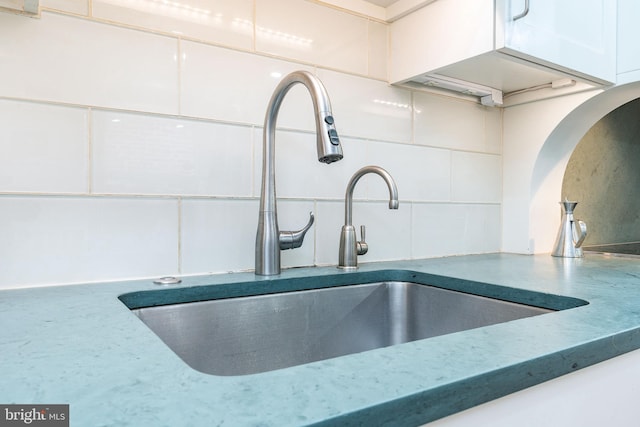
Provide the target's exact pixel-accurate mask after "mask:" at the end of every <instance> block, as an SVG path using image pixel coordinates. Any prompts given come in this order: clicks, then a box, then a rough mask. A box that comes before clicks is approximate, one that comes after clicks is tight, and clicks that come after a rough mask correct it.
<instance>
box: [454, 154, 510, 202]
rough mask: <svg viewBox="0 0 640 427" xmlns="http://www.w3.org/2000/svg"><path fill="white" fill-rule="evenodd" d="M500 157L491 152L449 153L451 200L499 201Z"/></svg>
mask: <svg viewBox="0 0 640 427" xmlns="http://www.w3.org/2000/svg"><path fill="white" fill-rule="evenodd" d="M501 199H502V157H500V156H498V155H493V154H480V153H467V152H462V151H453V152H452V154H451V200H455V201H461V202H500V200H501Z"/></svg>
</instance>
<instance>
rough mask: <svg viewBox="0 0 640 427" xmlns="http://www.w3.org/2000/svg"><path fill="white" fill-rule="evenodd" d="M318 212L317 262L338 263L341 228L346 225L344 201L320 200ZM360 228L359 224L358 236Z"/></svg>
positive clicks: (317, 206) (317, 207)
mask: <svg viewBox="0 0 640 427" xmlns="http://www.w3.org/2000/svg"><path fill="white" fill-rule="evenodd" d="M316 212H317V216H316V224H315V231H316V259H315V261H316V264H318V265H338V252H339V249H340V230H341V229H342V226H343V225H344V202H336V201H318V202H316ZM356 220H357V221H360V220H361V219H360V218H356ZM359 230H360V228H359V226H358V237H360V234H359V233H360V231H359Z"/></svg>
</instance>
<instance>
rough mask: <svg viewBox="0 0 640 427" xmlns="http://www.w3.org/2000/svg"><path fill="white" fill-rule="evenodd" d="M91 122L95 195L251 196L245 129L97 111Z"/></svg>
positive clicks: (248, 134) (249, 148) (249, 145)
mask: <svg viewBox="0 0 640 427" xmlns="http://www.w3.org/2000/svg"><path fill="white" fill-rule="evenodd" d="M92 118H93V126H92V133H93V138H92V141H93V191H94V192H96V193H106V194H179V195H203V196H204V195H208V196H244V197H249V196H251V193H252V166H253V165H252V155H253V142H252V139H251V138H252V132H251V128H250V127H247V126H233V125H225V124H217V123H210V122H204V121H197V120H184V119H175V118H167V117H161V116H148V115H143V114H131V113H124V112H114V111H101V110H94V111H93V115H92Z"/></svg>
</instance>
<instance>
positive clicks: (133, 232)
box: [0, 196, 178, 288]
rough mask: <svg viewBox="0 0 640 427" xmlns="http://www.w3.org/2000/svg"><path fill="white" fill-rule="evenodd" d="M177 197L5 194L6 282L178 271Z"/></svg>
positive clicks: (0, 283) (0, 224) (1, 202)
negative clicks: (133, 197) (81, 196)
mask: <svg viewBox="0 0 640 427" xmlns="http://www.w3.org/2000/svg"><path fill="white" fill-rule="evenodd" d="M177 224H178V209H177V203H176V201H173V200H156V199H127V198H77V197H43V196H40V197H27V196H3V197H0V235H2V236H3V237H2V244H1V245H0V259H2V260H3V261H2V270H0V271H2V273H1V274H0V287H3V288H11V287H23V286H32V285H41V284H55V283H72V282H83V281H96V280H116V279H124V278H132V277H149V276H155V275H160V276H162V275H169V274H177V272H178V227H177Z"/></svg>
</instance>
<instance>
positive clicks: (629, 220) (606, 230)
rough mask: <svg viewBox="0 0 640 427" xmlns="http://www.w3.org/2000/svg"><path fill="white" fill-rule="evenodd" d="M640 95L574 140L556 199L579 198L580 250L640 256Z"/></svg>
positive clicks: (577, 211) (577, 210)
mask: <svg viewBox="0 0 640 427" xmlns="http://www.w3.org/2000/svg"><path fill="white" fill-rule="evenodd" d="M638 184H640V99H635V100H633V101H630V102H628V103H626V104H624V105H622V106H620V107H618V108H616V109H615V110H613V111H611V112H610V113H609V114H607V115H606V116H604V117H603V118H602V119H600V120H599V121H598V122H597V123H596V124H595V125H593V127H591V129H589V131H587V133H586V134H585V136H584V137H583V138H582V139H581V140H580V142H579V143H578V145H577V146H576V148H575V150H574V151H573V154H571V157H570V159H569V162H568V164H567V168H566V170H565V173H564V178H563V181H562V197H563V198H565V197H566V198H569V199H573V200H578V201H579V202H580V204H579V206H580V207H579V209H576V215H577V216H578V217H580V218H581V219H582V220H583V221H585V222H586V223H587V224H588V225H589V234H588V235H587V239H586V240H585V242H584V245H583V246H584V249H585V250H593V251H603V252H612V253H628V254H635V255H637V254H640V185H638Z"/></svg>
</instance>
